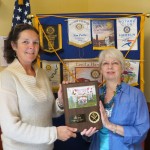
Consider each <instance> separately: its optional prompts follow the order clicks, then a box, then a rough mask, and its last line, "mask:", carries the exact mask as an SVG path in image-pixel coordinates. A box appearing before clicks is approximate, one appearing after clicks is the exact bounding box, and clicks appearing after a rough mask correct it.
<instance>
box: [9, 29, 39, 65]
mask: <svg viewBox="0 0 150 150" xmlns="http://www.w3.org/2000/svg"><path fill="white" fill-rule="evenodd" d="M11 45H12V47H13V50H14V51H16V55H17V57H18V59H19V61H20V63H21V64H22V65H31V64H32V62H33V61H34V60H35V59H36V57H37V55H38V52H39V36H38V34H37V33H36V32H35V31H33V30H24V31H22V32H21V33H20V34H19V38H18V41H17V42H16V43H14V42H12V43H11Z"/></svg>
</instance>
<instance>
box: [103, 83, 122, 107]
mask: <svg viewBox="0 0 150 150" xmlns="http://www.w3.org/2000/svg"><path fill="white" fill-rule="evenodd" d="M120 89H121V84H120V85H117V87H116V91H115V92H114V96H113V97H112V99H111V100H110V101H109V102H108V103H104V100H105V96H106V85H104V86H103V87H102V88H101V90H102V94H101V95H100V100H101V101H102V103H103V105H104V108H106V109H111V108H112V106H113V104H114V97H115V95H116V94H117V93H118V92H119V91H120Z"/></svg>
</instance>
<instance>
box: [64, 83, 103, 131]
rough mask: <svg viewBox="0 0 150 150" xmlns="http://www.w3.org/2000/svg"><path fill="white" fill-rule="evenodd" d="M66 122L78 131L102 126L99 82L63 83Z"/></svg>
mask: <svg viewBox="0 0 150 150" xmlns="http://www.w3.org/2000/svg"><path fill="white" fill-rule="evenodd" d="M62 87H63V98H64V109H65V123H66V125H67V126H70V127H75V128H77V129H78V131H83V129H89V128H90V127H96V128H97V129H100V128H101V126H102V123H101V117H100V112H99V95H98V82H97V81H91V82H82V83H80V82H78V83H70V84H63V85H62Z"/></svg>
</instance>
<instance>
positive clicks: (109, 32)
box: [92, 20, 115, 50]
mask: <svg viewBox="0 0 150 150" xmlns="http://www.w3.org/2000/svg"><path fill="white" fill-rule="evenodd" d="M92 39H93V49H94V50H104V49H108V48H111V47H115V39H114V21H113V20H93V21H92Z"/></svg>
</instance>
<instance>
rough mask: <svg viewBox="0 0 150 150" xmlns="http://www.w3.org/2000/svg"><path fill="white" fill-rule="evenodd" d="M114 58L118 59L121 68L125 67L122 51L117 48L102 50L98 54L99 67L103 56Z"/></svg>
mask: <svg viewBox="0 0 150 150" xmlns="http://www.w3.org/2000/svg"><path fill="white" fill-rule="evenodd" d="M108 57H109V58H114V59H117V60H118V61H120V63H121V66H122V70H124V69H125V58H124V56H123V54H122V52H121V51H120V50H118V49H108V50H103V51H101V52H100V54H99V66H100V68H101V65H102V62H103V60H104V59H105V58H108Z"/></svg>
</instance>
